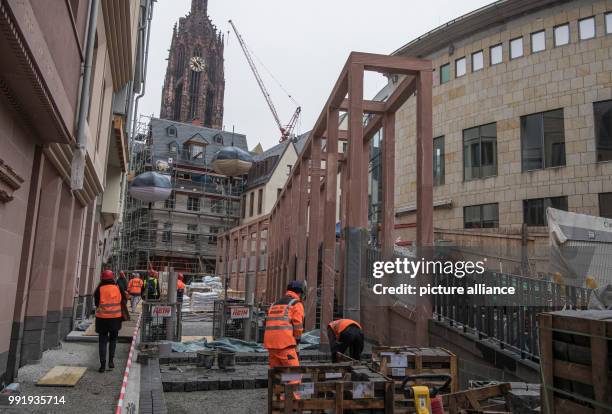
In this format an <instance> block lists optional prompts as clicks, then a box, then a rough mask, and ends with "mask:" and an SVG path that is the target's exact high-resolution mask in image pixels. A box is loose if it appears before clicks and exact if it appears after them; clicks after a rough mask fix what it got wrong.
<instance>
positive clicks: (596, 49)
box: [392, 0, 612, 274]
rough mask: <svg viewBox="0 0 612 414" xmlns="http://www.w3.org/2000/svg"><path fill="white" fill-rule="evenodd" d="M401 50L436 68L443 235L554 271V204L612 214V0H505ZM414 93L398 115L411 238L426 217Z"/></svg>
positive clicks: (437, 190) (404, 234) (508, 263)
mask: <svg viewBox="0 0 612 414" xmlns="http://www.w3.org/2000/svg"><path fill="white" fill-rule="evenodd" d="M394 54H395V55H398V56H417V57H423V58H428V59H432V61H433V66H434V68H435V69H434V70H435V72H434V88H433V131H434V140H433V146H434V159H433V166H434V167H433V168H434V226H435V238H436V240H438V241H447V242H450V243H452V244H456V245H457V246H459V247H461V248H465V249H466V250H469V247H477V251H478V252H479V254H484V255H486V256H487V257H488V265H489V267H491V268H494V269H500V270H503V271H507V272H508V271H509V272H513V271H522V272H523V273H524V272H529V273H532V274H535V273H537V272H546V271H547V262H548V232H547V227H546V208H547V207H548V206H551V207H555V208H559V209H563V210H569V211H573V212H579V213H585V214H590V215H595V216H602V217H609V218H612V180H611V175H612V162H611V161H612V79H611V73H612V3H611V2H610V1H605V0H603V1H601V0H600V1H587V0H575V1H556V0H537V1H521V0H501V1H497V2H494V3H492V4H490V5H488V6H485V7H483V8H481V9H478V10H476V11H474V12H471V13H469V14H467V15H464V16H462V17H459V18H457V19H455V20H453V21H451V22H448V23H446V24H444V25H442V26H440V27H438V28H436V29H434V30H432V31H430V32H429V33H426V34H424V35H423V36H420V37H419V38H418V39H416V40H413V41H411V42H409V43H407V44H406V45H404V46H402V47H401V48H400V49H398V50H397V51H396V52H395V53H394ZM392 81H393V80H392ZM414 101H415V100H414V99H411V100H410V101H408V103H406V104H405V105H404V107H403V108H402V110H401V111H400V112H399V113H398V114H397V121H396V134H397V135H396V136H397V138H398V140H397V143H396V151H397V153H396V188H397V191H396V196H395V204H396V217H397V223H398V224H396V229H397V235H398V237H399V239H400V240H399V242H400V243H404V244H406V243H410V241H411V240H413V239H414V223H415V217H416V214H415V206H416V166H415V165H414V163H413V162H412V160H414V159H415V154H414V152H415V150H416V146H415V136H414V132H413V131H415V128H414V123H415V119H416V118H415V111H414ZM521 252H523V253H521Z"/></svg>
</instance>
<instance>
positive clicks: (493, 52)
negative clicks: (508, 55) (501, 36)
mask: <svg viewBox="0 0 612 414" xmlns="http://www.w3.org/2000/svg"><path fill="white" fill-rule="evenodd" d="M503 51H504V48H503V46H502V45H501V43H500V44H499V45H495V46H491V48H490V49H489V55H490V59H491V65H497V64H498V63H502V62H503V61H504V54H503Z"/></svg>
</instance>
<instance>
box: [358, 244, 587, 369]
mask: <svg viewBox="0 0 612 414" xmlns="http://www.w3.org/2000/svg"><path fill="white" fill-rule="evenodd" d="M397 257H400V258H404V257H408V256H406V255H403V254H402V253H400V252H398V251H396V252H395V253H394V255H393V258H392V259H391V260H394V259H395V258H397ZM434 257H439V258H442V257H446V254H445V252H444V250H443V249H438V250H437V254H436V252H434ZM408 258H409V260H413V259H414V258H410V257H408ZM380 260H385V259H384V258H383V255H382V254H381V251H380V250H379V249H377V248H374V247H368V248H367V251H366V274H365V275H364V276H365V277H364V279H363V285H364V287H366V288H368V289H371V288H372V287H373V286H374V284H376V283H381V280H382V279H376V278H374V277H373V276H372V270H373V265H374V262H376V261H380ZM444 260H447V259H444ZM450 260H451V261H452V259H450ZM414 283H417V282H416V281H415V282H414ZM427 283H430V284H431V285H432V286H437V285H441V286H448V287H454V288H459V287H461V288H463V289H464V291H465V292H467V289H468V287H471V288H472V289H474V288H475V287H476V285H481V286H483V285H484V286H485V287H489V288H508V287H512V288H514V291H515V293H514V294H512V295H495V294H493V295H491V294H489V295H487V294H485V293H479V294H445V295H432V296H431V298H432V299H431V300H432V302H431V303H432V306H433V317H434V318H435V319H437V320H438V321H443V322H445V323H447V324H448V325H450V326H454V327H457V328H459V329H461V330H462V331H463V332H465V333H470V334H473V335H475V336H476V337H477V338H478V339H479V340H488V341H491V342H493V343H494V344H496V345H497V346H499V347H500V348H501V349H505V350H508V351H511V352H513V353H516V354H517V355H519V356H520V357H521V358H522V359H529V360H532V361H534V362H539V351H538V325H537V315H538V314H539V313H542V312H551V311H556V310H561V309H586V308H587V307H588V303H589V299H590V293H591V290H590V289H586V288H580V287H575V286H568V285H563V284H558V283H555V282H554V281H552V280H547V279H535V278H530V277H525V276H520V275H513V274H507V273H498V272H492V271H485V272H484V273H483V274H482V275H472V276H464V277H462V278H458V277H455V276H454V275H435V276H433V277H431V278H430V279H429V280H428V281H427ZM394 299H397V301H398V302H410V298H406V297H402V296H401V295H400V296H395V297H394Z"/></svg>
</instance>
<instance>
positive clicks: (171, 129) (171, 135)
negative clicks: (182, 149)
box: [166, 125, 176, 137]
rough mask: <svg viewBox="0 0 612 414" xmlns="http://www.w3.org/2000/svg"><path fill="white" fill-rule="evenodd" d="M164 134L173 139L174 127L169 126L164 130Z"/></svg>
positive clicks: (174, 134)
mask: <svg viewBox="0 0 612 414" xmlns="http://www.w3.org/2000/svg"><path fill="white" fill-rule="evenodd" d="M166 134H167V135H168V136H169V137H175V136H176V127H175V126H174V125H170V126H169V127H168V128H166Z"/></svg>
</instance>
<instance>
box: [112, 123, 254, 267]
mask: <svg viewBox="0 0 612 414" xmlns="http://www.w3.org/2000/svg"><path fill="white" fill-rule="evenodd" d="M154 138H155V137H153V136H152V134H151V128H150V117H148V116H144V115H141V116H140V118H139V120H138V122H137V125H136V133H135V135H134V137H133V139H132V140H131V142H130V168H129V176H128V180H131V179H133V177H135V176H136V175H138V174H141V173H143V172H145V171H152V170H155V171H157V172H160V173H162V174H167V175H169V176H170V177H171V182H172V186H173V189H172V195H171V196H170V198H169V199H168V200H166V201H162V202H157V203H152V204H151V205H150V206H149V205H147V204H146V203H143V202H141V201H139V200H136V199H134V198H132V197H131V196H130V195H129V193H128V192H127V186H126V192H125V193H124V194H123V197H124V209H123V217H122V224H121V231H120V233H119V236H118V237H117V238H116V239H115V241H114V243H115V245H114V253H113V258H112V260H113V263H112V266H113V268H114V269H115V270H128V271H136V270H140V271H144V270H146V269H149V268H153V269H158V270H159V269H163V268H165V267H169V268H174V269H175V270H176V271H180V272H182V273H185V274H187V275H189V274H191V275H194V276H199V275H210V274H214V272H215V260H216V255H217V254H216V253H217V235H218V234H220V233H223V232H225V231H226V230H227V229H229V228H232V227H234V226H236V225H237V224H238V219H239V215H240V195H241V193H242V188H243V181H242V179H241V178H231V177H227V176H223V175H219V174H217V173H215V172H214V171H212V169H211V168H210V166H208V165H206V164H205V162H204V160H203V159H201V158H196V157H194V155H193V154H192V153H191V152H190V151H188V150H177V151H176V153H174V154H172V155H173V157H172V158H173V159H172V162H167V163H164V162H161V163H160V157H161V158H163V157H165V156H166V155H167V154H156V153H154V151H153V148H154V146H153V140H154ZM167 159H168V158H167ZM196 176H197V178H198V179H197V180H196V179H195V177H196Z"/></svg>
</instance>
